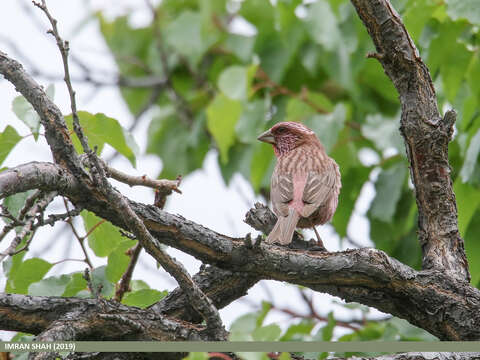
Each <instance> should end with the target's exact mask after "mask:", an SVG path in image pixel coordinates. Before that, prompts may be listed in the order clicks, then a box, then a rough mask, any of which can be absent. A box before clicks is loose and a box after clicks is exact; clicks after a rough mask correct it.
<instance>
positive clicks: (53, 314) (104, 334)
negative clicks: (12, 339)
mask: <svg viewBox="0 0 480 360" xmlns="http://www.w3.org/2000/svg"><path fill="white" fill-rule="evenodd" d="M0 324H1V325H2V328H3V329H9V330H13V331H23V332H27V333H30V334H40V335H39V336H37V338H36V340H39V341H59V340H86V339H96V340H158V341H167V340H168V341H173V340H204V341H205V340H207V339H209V337H208V336H207V334H205V332H204V331H203V332H202V330H203V328H201V327H195V326H192V325H189V324H188V323H186V322H184V321H178V320H175V319H173V318H169V317H166V316H163V315H159V314H156V313H155V312H153V311H151V310H148V309H144V310H142V309H138V308H134V307H128V306H125V305H122V304H119V303H116V302H109V301H101V302H100V301H99V300H97V299H80V298H61V297H53V296H52V297H47V296H28V295H20V294H2V293H0Z"/></svg>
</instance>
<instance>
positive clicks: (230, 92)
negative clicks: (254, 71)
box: [218, 65, 252, 100]
mask: <svg viewBox="0 0 480 360" xmlns="http://www.w3.org/2000/svg"><path fill="white" fill-rule="evenodd" d="M248 72H249V68H248V67H246V66H239V65H233V66H230V67H228V68H226V69H225V70H223V72H222V73H221V74H220V77H219V78H218V88H219V89H220V90H221V91H222V93H223V94H225V95H226V96H228V97H229V98H230V99H231V100H246V99H247V96H248V90H249V87H250V83H251V80H252V79H251V76H250V79H249V76H248Z"/></svg>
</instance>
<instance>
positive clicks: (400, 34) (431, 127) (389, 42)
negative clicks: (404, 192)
mask: <svg viewBox="0 0 480 360" xmlns="http://www.w3.org/2000/svg"><path fill="white" fill-rule="evenodd" d="M351 2H352V4H353V5H354V6H355V9H356V10H357V13H358V15H359V17H360V18H361V19H362V21H363V23H364V24H365V26H366V28H367V30H368V33H369V34H370V37H371V38H372V40H373V42H374V44H375V47H376V49H377V52H378V54H375V55H372V57H375V58H376V59H378V61H380V63H381V64H382V66H383V68H384V70H385V73H386V74H387V75H388V77H389V78H390V79H391V80H392V82H393V84H394V86H395V88H396V89H397V91H398V93H399V95H400V103H401V105H402V116H401V120H400V131H401V133H402V135H403V138H404V140H405V146H406V150H407V157H408V161H409V163H410V174H411V177H412V181H413V184H414V186H415V194H416V200H417V206H418V235H419V241H420V244H421V246H422V251H423V255H424V256H423V268H424V269H437V270H441V271H447V272H449V273H450V274H451V275H452V276H456V277H458V278H461V279H465V280H467V281H470V274H469V271H468V263H467V258H466V256H465V251H464V244H463V239H462V238H461V237H460V233H459V231H458V224H457V206H456V202H455V194H454V193H453V188H452V179H451V177H450V166H449V164H448V143H449V141H450V139H451V136H452V133H453V124H454V122H455V116H456V115H455V112H453V111H450V112H447V113H446V114H445V116H444V117H443V118H442V117H441V116H440V114H439V112H438V106H437V99H436V96H435V89H434V87H433V83H432V79H431V77H430V73H429V71H428V68H427V66H426V65H425V63H424V62H423V61H422V59H421V58H420V55H419V53H418V50H417V48H416V47H415V44H414V42H413V40H412V39H411V38H410V36H409V34H408V32H407V30H406V29H405V26H404V25H403V22H402V20H401V18H400V16H399V15H398V13H397V12H396V11H395V10H394V9H393V7H392V6H391V4H390V2H389V1H388V0H351Z"/></svg>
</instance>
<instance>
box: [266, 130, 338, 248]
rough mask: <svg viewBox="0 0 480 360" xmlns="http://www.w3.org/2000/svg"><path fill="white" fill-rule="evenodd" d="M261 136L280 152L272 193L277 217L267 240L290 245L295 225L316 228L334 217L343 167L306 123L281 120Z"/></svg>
mask: <svg viewBox="0 0 480 360" xmlns="http://www.w3.org/2000/svg"><path fill="white" fill-rule="evenodd" d="M258 140H260V141H264V142H267V143H270V144H272V145H273V149H274V151H275V155H276V156H277V164H276V166H275V170H274V171H273V174H272V180H271V189H270V196H271V200H272V205H273V212H274V213H275V215H277V217H278V220H277V223H276V224H275V227H274V228H273V230H272V232H271V233H270V234H269V235H268V237H267V239H266V242H267V243H279V244H282V245H287V244H289V243H290V242H291V241H292V236H293V232H294V231H295V228H296V227H299V228H309V227H313V228H314V226H315V225H322V224H325V223H326V222H328V221H330V219H331V218H332V217H333V214H334V213H335V210H336V209H337V204H338V195H339V193H340V188H341V182H340V171H339V169H338V165H337V163H336V162H335V161H334V160H333V159H332V158H330V157H328V155H327V154H326V152H325V148H324V147H323V145H322V143H321V142H320V140H318V138H317V136H316V135H315V133H314V132H313V131H312V130H310V129H309V128H307V127H306V126H305V125H303V124H300V123H295V122H281V123H278V124H276V125H274V126H273V127H272V128H271V129H269V130H267V131H265V132H264V133H263V134H261V135H260V136H259V137H258ZM318 240H319V242H320V245H322V246H323V244H322V243H321V240H320V239H318Z"/></svg>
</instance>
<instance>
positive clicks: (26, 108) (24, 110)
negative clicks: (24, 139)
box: [12, 95, 40, 140]
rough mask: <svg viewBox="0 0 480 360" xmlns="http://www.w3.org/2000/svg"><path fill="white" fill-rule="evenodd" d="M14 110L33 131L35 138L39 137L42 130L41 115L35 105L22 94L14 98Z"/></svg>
mask: <svg viewBox="0 0 480 360" xmlns="http://www.w3.org/2000/svg"><path fill="white" fill-rule="evenodd" d="M12 110H13V112H14V113H15V115H17V117H18V118H19V119H20V120H22V121H23V122H24V123H25V125H27V126H28V128H29V129H30V130H31V131H32V134H33V136H34V138H35V140H37V139H38V132H39V130H40V116H38V114H37V112H36V111H35V110H34V109H33V106H32V105H30V103H29V102H28V101H27V99H25V98H24V97H23V96H22V95H20V96H17V97H16V98H15V99H13V102H12Z"/></svg>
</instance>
